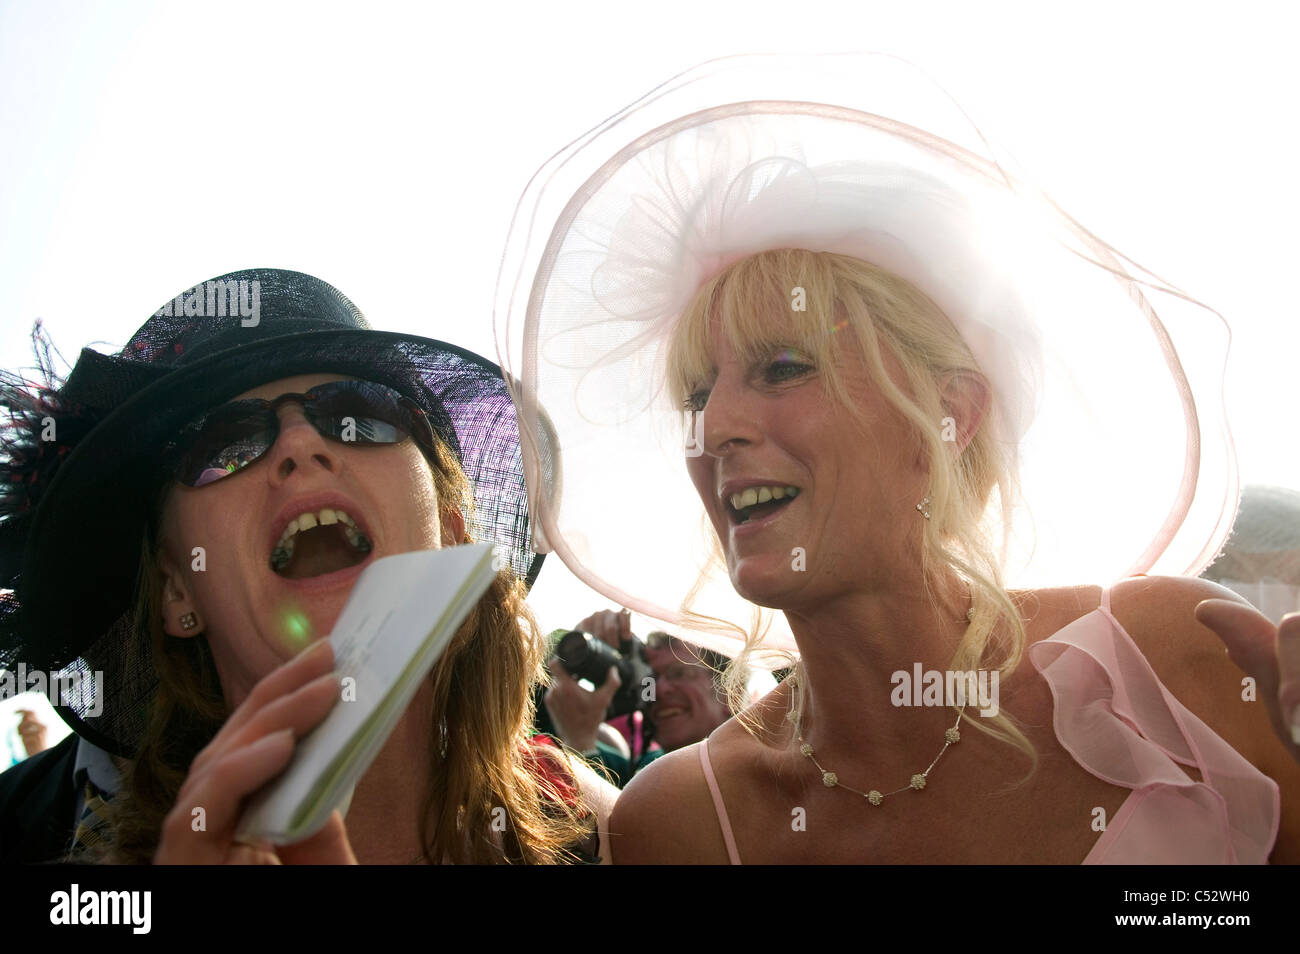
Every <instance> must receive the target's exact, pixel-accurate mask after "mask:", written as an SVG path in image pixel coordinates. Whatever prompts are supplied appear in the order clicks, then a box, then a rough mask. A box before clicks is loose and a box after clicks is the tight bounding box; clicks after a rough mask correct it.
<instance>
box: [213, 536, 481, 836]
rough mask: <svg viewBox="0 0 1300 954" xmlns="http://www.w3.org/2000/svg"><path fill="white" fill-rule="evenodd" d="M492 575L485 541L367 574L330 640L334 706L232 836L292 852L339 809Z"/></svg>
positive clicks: (388, 560) (252, 802) (387, 563)
mask: <svg viewBox="0 0 1300 954" xmlns="http://www.w3.org/2000/svg"><path fill="white" fill-rule="evenodd" d="M495 575H496V571H495V570H494V569H493V567H492V547H491V546H489V545H488V544H485V543H471V544H465V545H463V546H457V547H448V548H446V549H442V550H417V551H414V552H412V553H399V554H396V555H394V556H388V557H383V558H381V559H379V560H376V561H375V562H374V563H372V564H371V565H370V566H368V567H366V569H365V571H364V572H362V574H361V576H360V577H358V578H357V582H356V583H355V584H354V586H353V587H352V594H351V596H350V597H349V598H348V602H347V605H346V606H344V607H343V612H341V613H340V614H339V618H338V622H337V623H335V625H334V630H333V632H331V633H330V636H329V639H330V642H331V643H332V644H333V646H334V662H335V672H336V673H337V674H338V676H339V679H340V681H341V682H342V686H343V693H342V699H341V700H340V701H339V702H338V703H337V704H335V706H334V708H333V709H332V710H330V713H329V715H328V716H326V717H325V720H324V721H323V722H322V723H321V724H320V725H318V726H317V727H316V728H315V729H314V730H313V731H312V732H311V733H310V734H309V735H307V736H306V737H304V738H303V739H302V740H301V741H299V743H298V745H297V747H296V748H295V750H294V755H293V759H292V761H291V762H290V763H289V767H288V768H286V769H285V770H284V772H283V774H281V775H280V776H279V777H277V778H276V779H275V780H274V781H272V782H270V783H269V784H268V785H266V786H265V787H264V788H262V789H261V790H260V791H259V792H257V794H255V795H254V796H253V797H252V798H251V799H249V802H248V805H247V806H246V808H245V811H244V814H243V817H242V818H241V819H240V822H239V830H238V837H239V838H241V839H247V840H256V839H265V840H267V841H270V842H272V843H274V844H281V845H283V844H292V843H293V842H296V841H301V840H302V839H304V838H307V837H309V836H311V835H313V834H315V833H316V832H317V831H319V830H320V828H321V827H322V826H323V825H324V824H325V822H326V821H327V820H328V819H329V816H330V812H332V811H333V810H334V809H335V808H339V807H344V808H346V805H345V802H346V801H347V800H348V799H350V798H351V794H352V788H353V786H354V785H355V784H356V782H357V780H358V779H360V778H361V776H362V775H364V774H365V773H366V770H367V769H368V768H370V764H371V763H372V762H373V761H374V760H375V756H377V755H378V754H379V751H380V749H382V748H383V747H384V743H385V742H386V741H387V740H388V736H389V735H390V734H391V733H392V731H393V729H394V728H395V727H396V725H397V723H398V720H400V719H401V717H402V714H403V713H404V712H405V711H406V707H407V705H409V704H410V702H411V699H412V697H414V695H415V693H416V690H417V689H418V688H419V686H420V683H421V681H422V680H423V679H424V677H425V676H427V675H428V673H429V671H430V670H431V669H432V668H433V665H434V663H436V662H437V661H438V658H439V657H440V656H441V655H442V652H443V650H444V649H445V648H446V646H447V644H448V643H449V642H450V641H451V638H452V637H453V636H454V635H455V634H456V631H457V630H458V629H459V628H460V625H461V623H463V622H464V621H465V618H466V617H467V616H468V615H469V613H470V611H471V610H472V609H473V608H474V605H475V604H476V603H477V602H478V600H479V598H480V597H481V596H482V595H483V593H484V592H485V591H486V590H487V588H488V586H489V585H490V583H491V582H492V578H493V577H494V576H495Z"/></svg>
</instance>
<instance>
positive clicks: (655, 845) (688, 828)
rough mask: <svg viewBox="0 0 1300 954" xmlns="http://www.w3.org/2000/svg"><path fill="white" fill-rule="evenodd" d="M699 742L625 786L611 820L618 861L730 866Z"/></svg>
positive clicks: (667, 757) (660, 761) (645, 770)
mask: <svg viewBox="0 0 1300 954" xmlns="http://www.w3.org/2000/svg"><path fill="white" fill-rule="evenodd" d="M706 744H707V740H706V741H704V742H697V743H695V744H694V745H688V746H686V747H685V748H681V749H678V750H677V751H675V752H669V753H668V754H667V755H665V756H663V757H661V758H658V759H656V760H655V761H653V762H651V763H650V764H649V765H647V766H646V767H645V768H643V769H642V770H641V771H639V772H637V774H636V776H635V777H634V778H633V779H632V781H631V782H630V783H628V786H627V787H626V788H625V789H623V793H622V794H621V795H620V796H619V798H618V802H617V803H616V804H615V806H614V814H613V816H612V817H611V818H610V822H609V828H610V845H611V850H612V853H613V858H614V863H615V864H620V865H654V864H726V863H727V849H726V844H725V842H723V840H722V829H721V827H720V826H719V823H718V818H717V814H716V813H715V811H714V808H713V799H712V797H711V796H710V794H709V789H708V785H707V784H706V783H705V781H704V770H703V768H702V767H701V766H700V753H699V747H700V746H701V745H706Z"/></svg>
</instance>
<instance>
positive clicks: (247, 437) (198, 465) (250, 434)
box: [177, 402, 275, 487]
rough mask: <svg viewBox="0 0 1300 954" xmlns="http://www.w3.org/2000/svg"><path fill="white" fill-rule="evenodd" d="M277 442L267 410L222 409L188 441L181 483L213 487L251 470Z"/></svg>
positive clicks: (251, 408) (179, 475)
mask: <svg viewBox="0 0 1300 954" xmlns="http://www.w3.org/2000/svg"><path fill="white" fill-rule="evenodd" d="M241 403H242V402H241ZM274 442H275V432H274V429H273V428H272V427H271V426H270V422H269V420H268V415H267V411H266V410H265V409H264V408H261V407H260V406H258V407H239V406H238V405H228V406H226V407H224V408H219V409H218V410H217V411H215V412H213V413H212V414H210V415H208V417H206V418H205V419H204V420H203V421H202V422H201V423H200V424H199V425H198V426H197V427H195V428H194V429H193V430H192V432H191V434H190V435H189V436H188V439H187V440H185V441H184V445H183V446H184V450H183V452H182V454H181V462H180V466H179V468H178V472H177V479H178V480H180V482H181V483H183V484H187V485H189V486H190V487H202V486H204V485H205V484H210V483H212V482H213V481H215V480H220V479H221V478H222V477H227V476H229V475H230V474H233V473H235V472H237V471H239V470H241V469H243V468H244V467H247V466H248V465H249V464H251V463H253V461H255V460H257V459H258V458H259V457H261V456H262V455H263V454H265V453H266V452H267V450H268V449H269V448H270V446H271V445H272V444H273V443H274Z"/></svg>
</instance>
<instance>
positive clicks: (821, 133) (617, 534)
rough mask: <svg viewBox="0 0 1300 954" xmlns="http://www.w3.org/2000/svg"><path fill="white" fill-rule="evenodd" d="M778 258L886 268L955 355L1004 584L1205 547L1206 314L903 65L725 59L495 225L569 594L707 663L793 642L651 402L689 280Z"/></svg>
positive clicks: (1086, 575) (1212, 467)
mask: <svg viewBox="0 0 1300 954" xmlns="http://www.w3.org/2000/svg"><path fill="white" fill-rule="evenodd" d="M780 248H798V249H807V250H812V251H827V252H836V253H840V254H845V255H849V256H852V257H855V258H858V259H861V260H863V261H867V262H870V263H872V264H875V265H877V266H881V267H884V268H886V269H887V270H889V271H891V272H894V273H896V274H898V275H900V276H901V277H903V278H905V279H907V280H908V281H909V282H911V284H913V285H914V286H916V287H917V288H919V289H920V290H921V291H922V292H924V293H925V294H926V295H927V296H928V297H929V298H930V299H931V300H932V301H933V302H935V303H936V304H937V305H938V306H939V307H940V308H941V310H942V311H943V312H944V313H945V314H946V315H947V317H948V318H949V319H950V320H951V321H952V323H953V325H954V326H955V328H956V329H957V331H958V332H959V333H960V335H961V336H962V338H963V339H964V340H965V342H966V344H967V345H968V346H969V347H970V350H971V351H972V353H973V354H974V356H975V358H976V361H977V362H978V364H979V367H980V369H981V371H982V372H983V373H984V374H985V376H986V377H987V378H988V380H989V382H990V384H991V386H992V390H993V393H994V397H995V408H996V414H995V415H994V416H992V417H991V418H990V419H989V426H991V427H993V428H995V434H996V437H997V440H998V441H999V446H1000V447H1002V448H1004V450H1005V452H1006V456H1007V458H1008V459H1010V460H1012V461H1013V462H1014V464H1015V467H1016V470H1017V472H1018V474H1019V476H1020V485H1021V488H1022V493H1021V494H1020V498H1019V499H1017V500H1006V501H1001V500H994V501H992V502H991V504H990V507H991V508H992V509H995V510H997V511H998V515H999V518H998V519H991V520H990V524H991V526H995V527H1000V526H1004V525H1005V522H1004V521H1003V520H1002V519H1001V518H1000V515H1001V514H1002V513H1003V512H1008V513H1009V514H1010V517H1011V519H1010V526H1011V531H1010V533H1008V534H1006V535H1005V536H1006V539H1004V540H1002V541H1001V543H1002V544H1003V546H1002V550H1003V552H1004V553H1005V554H1006V558H1005V569H1004V579H1005V581H1006V583H1007V584H1008V585H1010V586H1013V587H1016V586H1038V585H1050V584H1080V583H1085V582H1104V581H1109V580H1113V579H1117V578H1120V577H1122V576H1124V575H1128V574H1134V573H1195V572H1197V571H1198V570H1199V569H1200V568H1202V567H1204V566H1205V565H1206V564H1207V563H1209V562H1210V560H1212V559H1213V557H1214V556H1215V554H1216V553H1217V552H1218V549H1219V547H1220V546H1221V544H1222V542H1223V539H1224V537H1225V535H1226V534H1227V532H1228V529H1229V527H1230V525H1231V522H1232V516H1233V510H1234V507H1235V504H1236V497H1237V483H1236V481H1237V477H1236V467H1235V458H1234V455H1233V452H1232V446H1231V439H1230V435H1229V432H1228V429H1227V424H1226V419H1225V416H1224V412H1223V400H1222V383H1223V373H1224V363H1225V361H1226V351H1227V342H1228V335H1227V327H1226V323H1225V322H1224V320H1223V319H1222V317H1221V316H1219V315H1218V314H1217V313H1216V312H1214V311H1213V310H1211V309H1209V308H1207V307H1205V306H1204V305H1202V304H1200V303H1199V302H1197V301H1195V300H1194V299H1193V298H1192V297H1191V296H1189V295H1187V294H1185V293H1183V292H1182V291H1180V290H1179V289H1177V288H1175V287H1174V286H1172V285H1170V284H1168V283H1166V282H1164V281H1162V280H1161V279H1159V278H1158V277H1157V276H1155V275H1154V274H1152V273H1150V272H1148V271H1146V270H1144V269H1142V268H1141V267H1140V266H1138V265H1136V264H1135V263H1133V262H1132V261H1130V260H1128V259H1127V258H1125V257H1124V256H1123V255H1122V254H1120V253H1119V252H1118V251H1117V250H1115V249H1114V248H1112V247H1111V246H1110V245H1108V244H1106V243H1105V242H1103V241H1102V240H1100V239H1099V238H1097V237H1096V236H1095V235H1093V234H1092V233H1091V232H1090V231H1088V230H1087V229H1086V228H1085V227H1084V226H1083V225H1081V224H1080V223H1079V222H1077V221H1076V220H1074V219H1073V218H1071V217H1070V216H1068V215H1066V214H1065V213H1064V212H1063V211H1062V210H1061V209H1060V208H1059V207H1057V206H1056V205H1055V204H1054V203H1052V202H1051V200H1049V199H1048V198H1047V197H1046V195H1045V194H1044V193H1043V192H1042V190H1040V189H1038V188H1037V187H1035V186H1034V185H1033V184H1032V182H1031V180H1030V179H1029V178H1028V176H1027V175H1025V174H1024V173H1023V172H1022V171H1020V170H1019V169H1018V167H1017V166H1016V165H1015V163H1014V162H1013V161H1011V160H1010V159H1009V157H1008V156H1006V155H1004V154H1002V153H1000V152H999V151H997V150H995V149H994V148H993V147H992V146H991V145H990V143H989V141H988V140H987V138H986V137H985V136H984V134H983V133H982V131H981V130H980V129H979V128H977V127H976V126H975V125H974V124H973V123H972V122H971V121H970V119H969V118H968V117H967V115H966V113H964V112H963V111H962V110H961V109H960V108H958V107H957V106H956V104H955V103H954V101H953V100H952V99H951V98H950V97H949V96H948V95H947V94H946V93H945V92H943V91H942V90H940V89H938V88H937V87H936V86H935V84H934V83H933V82H932V81H930V80H929V79H928V78H927V77H925V76H924V75H923V74H921V73H920V72H919V71H917V70H916V69H915V68H913V67H911V66H909V65H908V64H905V63H903V62H901V61H898V60H896V59H894V58H891V57H887V56H882V55H875V54H851V55H836V56H811V57H810V56H744V57H733V58H728V59H723V60H717V61H713V62H710V63H706V64H704V65H703V66H701V67H698V68H696V69H693V70H691V71H689V72H687V73H684V74H681V75H679V76H676V77H673V78H672V79H670V80H668V81H667V82H665V83H664V84H662V85H661V86H659V87H657V88H656V89H654V90H652V91H651V92H650V93H648V94H646V95H645V96H644V97H642V98H641V99H640V100H638V101H636V102H635V103H633V104H632V105H631V106H629V107H627V108H626V109H624V110H622V111H621V112H619V113H618V114H616V115H615V116H613V117H611V118H610V119H608V120H606V121H605V122H603V123H601V124H600V125H599V126H597V127H595V128H593V129H591V130H590V131H588V132H586V133H585V134H583V135H582V136H580V137H579V138H577V139H575V140H574V141H573V142H571V143H570V144H569V145H568V146H566V147H564V148H563V149H561V150H560V151H559V152H557V153H556V154H555V155H554V156H553V157H552V158H551V159H550V160H549V161H548V162H547V163H546V164H545V165H543V166H542V168H541V169H540V170H539V171H538V172H537V173H536V174H535V175H534V177H533V179H532V180H531V182H530V184H529V185H528V188H527V189H526V191H525V192H524V195H523V197H522V199H521V200H520V204H519V207H518V209H517V211H516V215H515V221H514V225H513V228H512V231H511V235H510V239H509V243H508V246H507V249H506V254H505V257H504V260H503V267H502V272H501V279H500V282H499V286H498V301H497V308H496V320H497V335H498V343H499V348H500V351H501V361H502V364H503V366H504V367H505V368H506V369H507V371H508V372H510V373H511V375H512V376H513V377H514V378H516V379H517V381H518V393H517V395H516V397H517V399H518V402H519V405H520V414H521V422H522V426H523V428H524V430H525V431H526V432H528V431H533V430H538V433H540V423H541V418H540V417H539V416H537V411H538V409H539V408H540V407H542V406H545V408H546V410H547V412H548V414H549V415H550V423H551V424H553V426H554V430H555V434H556V436H557V440H558V443H559V447H560V451H561V457H562V460H563V474H562V476H563V485H564V492H563V494H562V495H559V496H556V497H551V498H547V499H546V500H539V501H537V502H536V506H537V508H538V509H537V510H536V511H535V512H534V520H535V521H536V523H537V524H538V526H539V529H540V531H541V535H542V537H543V538H544V540H545V543H546V545H547V546H549V547H551V548H553V549H554V551H555V552H556V553H557V554H558V555H559V556H560V558H561V559H562V560H563V561H564V562H565V563H566V564H567V565H568V566H569V568H570V569H571V570H572V571H573V572H574V573H575V574H576V575H577V576H578V577H579V578H581V579H582V580H583V581H584V582H586V583H587V584H588V585H589V586H591V587H593V588H594V589H596V590H598V591H599V592H601V593H603V594H605V595H606V596H607V597H608V598H609V599H611V600H614V601H616V602H618V603H619V604H621V605H623V606H627V607H629V608H631V609H633V610H636V611H638V612H641V613H643V614H646V615H648V616H651V617H654V618H656V619H660V620H663V621H664V622H665V623H668V624H669V625H671V626H673V627H676V631H680V632H683V633H685V634H689V637H688V638H690V639H691V640H692V641H693V642H698V643H700V644H701V645H705V646H709V647H710V648H714V649H720V650H722V651H725V652H732V653H734V652H735V651H736V649H737V647H738V645H739V644H738V643H737V641H736V638H735V637H736V630H735V629H734V627H739V628H740V629H743V630H750V629H751V628H753V627H755V626H757V627H759V628H761V627H763V626H765V625H770V626H771V627H772V629H771V630H770V636H769V640H768V644H769V645H773V646H778V647H782V648H786V649H793V643H792V641H791V640H790V635H789V630H788V628H786V627H785V625H784V622H783V620H782V618H780V617H779V616H778V617H776V618H773V619H769V620H765V619H764V615H765V614H763V613H762V612H761V611H760V610H759V608H757V607H754V606H751V605H749V604H747V603H745V602H744V601H743V600H740V598H739V597H738V596H736V594H735V593H734V591H733V590H732V587H731V584H730V580H729V579H728V576H727V572H726V568H725V567H720V566H718V565H717V564H716V562H714V561H711V560H710V559H709V556H708V554H709V551H710V549H711V542H710V537H711V534H712V529H711V527H710V526H709V525H708V523H707V520H706V519H705V517H704V512H703V508H702V506H701V505H700V502H699V500H698V498H697V496H696V493H695V491H694V488H693V487H692V486H691V484H690V481H689V479H688V477H687V474H686V468H685V466H684V463H685V456H686V454H687V453H690V452H691V447H690V443H689V441H690V437H691V435H690V433H689V427H690V421H689V417H688V415H686V414H684V413H683V411H682V409H681V407H680V405H678V404H676V403H675V402H674V401H673V399H672V396H671V395H670V394H669V393H668V388H667V387H666V377H667V375H666V354H667V351H668V345H669V342H670V341H671V339H672V335H673V330H674V327H675V324H676V322H677V320H678V318H679V317H680V315H681V314H682V311H683V309H684V308H685V306H686V305H687V304H688V303H689V302H690V301H691V299H692V298H693V296H694V295H695V293H696V291H697V290H698V289H699V288H700V287H701V285H703V284H704V283H705V282H706V281H708V280H709V279H711V278H713V277H714V276H716V275H718V274H719V273H720V272H722V271H723V270H724V269H726V268H727V267H728V266H729V265H731V264H732V263H734V262H736V261H739V260H740V259H742V258H744V257H746V256H749V255H752V254H755V253H757V252H761V251H765V250H769V249H780ZM787 304H788V303H787ZM703 413H704V414H705V415H706V416H707V413H708V411H707V408H706V409H705V411H704V412H703ZM937 424H938V422H936V425H937ZM696 450H698V448H696ZM539 463H540V461H539ZM525 467H526V469H529V468H530V467H531V464H530V462H529V461H528V460H527V457H526V459H525ZM537 473H538V474H540V473H541V470H540V468H539V469H538V471H537ZM995 496H996V495H995ZM917 502H918V501H915V500H900V501H899V502H898V505H899V507H900V508H901V509H903V510H911V509H912V508H913V507H914V505H915V504H916V503H917ZM687 608H690V609H692V610H694V611H696V612H699V613H705V614H708V615H711V616H715V617H717V618H719V619H722V620H724V621H725V622H726V623H727V624H729V625H724V626H718V627H710V626H705V627H703V628H700V620H699V619H698V618H697V617H696V616H694V615H688V614H686V613H685V612H684V610H685V609H687Z"/></svg>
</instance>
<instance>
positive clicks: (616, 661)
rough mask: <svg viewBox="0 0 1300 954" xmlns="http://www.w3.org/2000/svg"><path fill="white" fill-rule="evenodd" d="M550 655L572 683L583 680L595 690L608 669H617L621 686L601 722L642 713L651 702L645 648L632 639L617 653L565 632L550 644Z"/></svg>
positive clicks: (650, 673) (577, 633)
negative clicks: (563, 669)
mask: <svg viewBox="0 0 1300 954" xmlns="http://www.w3.org/2000/svg"><path fill="white" fill-rule="evenodd" d="M554 645H555V649H554V651H553V653H552V655H553V656H554V657H555V658H556V659H558V660H559V661H560V665H561V666H563V667H564V668H565V671H566V672H568V674H569V675H570V676H572V677H573V678H574V679H586V680H587V681H588V682H590V683H591V684H592V685H593V686H596V687H597V688H599V687H600V686H601V685H602V684H603V683H604V682H605V676H606V675H607V674H608V673H609V667H610V666H615V667H617V669H618V676H619V679H621V680H622V684H621V685H620V686H619V687H618V692H616V693H614V698H612V699H611V700H610V702H609V709H608V710H606V712H605V721H609V720H610V719H616V718H618V717H619V716H622V715H628V714H629V713H632V712H636V711H638V710H640V711H641V712H646V711H648V710H649V708H650V706H651V704H652V703H653V702H654V692H653V691H651V692H646V691H645V689H646V687H647V686H649V685H651V683H652V682H653V680H654V677H655V673H654V670H653V669H651V668H650V663H649V662H647V661H646V658H645V647H644V646H643V645H642V644H641V643H639V642H637V641H636V640H635V639H625V640H623V642H622V643H621V644H620V645H619V648H618V650H615V649H614V648H613V647H612V646H610V645H608V644H607V643H604V642H602V641H601V640H600V639H598V638H597V637H595V636H593V635H591V634H590V633H584V632H581V631H580V630H576V629H574V630H569V631H568V632H566V633H564V634H563V635H562V636H560V638H559V640H558V641H557V642H556V643H555V644H554Z"/></svg>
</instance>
